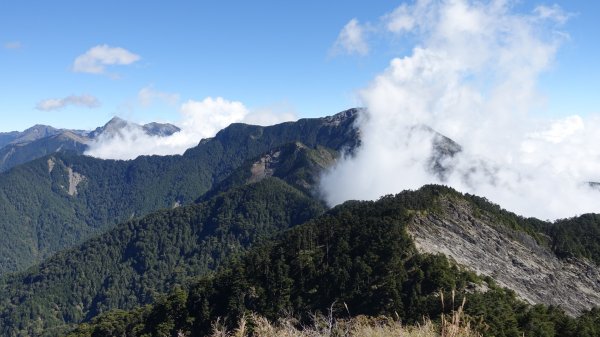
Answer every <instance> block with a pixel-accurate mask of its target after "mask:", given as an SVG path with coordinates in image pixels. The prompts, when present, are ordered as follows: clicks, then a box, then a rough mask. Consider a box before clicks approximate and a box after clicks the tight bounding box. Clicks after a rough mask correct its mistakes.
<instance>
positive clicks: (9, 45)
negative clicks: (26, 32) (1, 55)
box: [4, 41, 23, 50]
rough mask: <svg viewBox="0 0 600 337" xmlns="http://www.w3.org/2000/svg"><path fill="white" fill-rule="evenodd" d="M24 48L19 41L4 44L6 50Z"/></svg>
mask: <svg viewBox="0 0 600 337" xmlns="http://www.w3.org/2000/svg"><path fill="white" fill-rule="evenodd" d="M21 48H23V45H22V44H21V42H19V41H11V42H7V43H5V44H4V49H12V50H15V49H21Z"/></svg>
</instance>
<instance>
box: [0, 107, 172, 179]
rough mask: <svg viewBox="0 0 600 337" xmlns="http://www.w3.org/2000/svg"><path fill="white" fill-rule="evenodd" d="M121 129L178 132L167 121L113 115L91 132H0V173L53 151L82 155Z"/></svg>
mask: <svg viewBox="0 0 600 337" xmlns="http://www.w3.org/2000/svg"><path fill="white" fill-rule="evenodd" d="M125 129H138V130H140V131H143V132H144V133H146V134H148V135H151V136H159V137H165V136H170V135H172V134H173V133H176V132H179V131H180V129H179V128H178V127H176V126H174V125H171V124H159V123H149V124H146V125H138V124H135V123H131V122H128V121H125V120H123V119H120V118H118V117H114V118H113V119H111V120H110V121H109V122H108V123H106V124H105V125H104V126H102V127H98V128H96V129H95V130H94V131H83V130H67V129H55V128H53V127H51V126H47V125H36V126H33V127H31V128H29V129H27V130H25V131H23V132H16V131H15V132H8V133H1V134H0V172H3V171H6V170H8V169H10V168H12V167H15V166H17V165H21V164H23V163H27V162H29V161H32V160H34V159H37V158H41V157H43V156H46V155H49V154H52V153H55V152H65V151H69V152H74V153H77V154H83V153H84V152H85V151H86V150H87V148H88V144H89V143H90V142H91V141H93V140H95V139H97V138H98V137H107V138H111V137H114V136H115V135H117V134H119V133H121V132H124V131H125Z"/></svg>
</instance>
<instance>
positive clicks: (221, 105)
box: [86, 97, 296, 159]
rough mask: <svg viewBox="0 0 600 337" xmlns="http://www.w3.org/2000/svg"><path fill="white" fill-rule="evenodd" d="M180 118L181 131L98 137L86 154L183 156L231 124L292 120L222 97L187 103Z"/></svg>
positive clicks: (107, 156) (127, 132)
mask: <svg viewBox="0 0 600 337" xmlns="http://www.w3.org/2000/svg"><path fill="white" fill-rule="evenodd" d="M179 111H180V116H181V119H180V120H179V121H178V122H175V123H174V124H176V125H177V126H178V127H179V128H180V129H181V131H179V132H177V133H175V134H173V135H171V136H168V137H158V136H149V135H147V134H146V133H144V131H143V130H142V129H140V128H135V127H128V128H125V129H123V130H121V132H119V133H117V134H116V135H108V136H101V137H99V138H98V139H97V140H95V141H94V142H92V143H91V144H89V149H88V150H87V151H86V154H87V155H90V156H94V157H97V158H102V159H134V158H136V157H138V156H140V155H171V154H183V153H184V152H185V150H187V149H189V148H191V147H194V146H196V145H198V143H199V142H200V140H201V139H203V138H210V137H213V136H214V135H215V134H216V133H217V132H218V131H219V130H221V129H223V128H225V127H227V126H229V125H230V124H231V123H237V122H243V123H249V124H258V125H271V124H276V123H281V122H285V121H290V120H295V119H296V116H295V115H293V114H290V113H279V112H272V111H265V110H259V111H257V112H253V111H250V110H249V109H248V108H247V107H246V106H245V105H244V104H243V103H241V102H238V101H229V100H226V99H224V98H222V97H217V98H212V97H207V98H205V99H204V100H202V101H195V100H188V101H186V102H184V103H183V104H181V107H180V109H179Z"/></svg>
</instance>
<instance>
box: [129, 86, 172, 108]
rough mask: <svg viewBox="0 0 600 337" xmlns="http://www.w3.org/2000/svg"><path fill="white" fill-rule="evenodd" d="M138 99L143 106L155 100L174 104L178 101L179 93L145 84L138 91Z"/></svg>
mask: <svg viewBox="0 0 600 337" xmlns="http://www.w3.org/2000/svg"><path fill="white" fill-rule="evenodd" d="M138 101H139V102H140V104H141V105H142V106H145V107H147V106H149V105H152V103H154V102H155V101H162V102H164V103H167V104H169V105H175V104H177V102H179V94H175V93H170V92H163V91H158V90H155V89H154V88H153V87H152V86H147V87H144V88H142V89H141V90H140V91H139V92H138Z"/></svg>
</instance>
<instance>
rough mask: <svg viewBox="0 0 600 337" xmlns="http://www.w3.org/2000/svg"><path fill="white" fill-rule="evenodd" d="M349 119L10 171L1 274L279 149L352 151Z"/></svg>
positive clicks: (0, 183)
mask: <svg viewBox="0 0 600 337" xmlns="http://www.w3.org/2000/svg"><path fill="white" fill-rule="evenodd" d="M356 115H357V110H349V111H345V112H342V113H340V114H338V115H336V116H333V117H326V118H314V119H301V120H299V121H297V122H289V123H283V124H279V125H274V126H269V127H261V126H253V125H245V124H232V125H231V126H229V127H227V128H225V129H223V130H222V131H220V132H219V133H218V134H217V135H216V136H215V137H214V138H210V139H204V140H202V141H201V142H200V144H199V145H198V146H197V147H194V148H192V149H189V150H188V151H186V153H185V154H184V155H182V156H142V157H139V158H137V159H135V160H131V161H114V160H100V159H96V158H91V157H87V156H79V155H75V154H73V153H68V152H64V153H63V152H58V153H55V154H52V155H50V156H46V157H43V158H40V159H37V160H34V161H32V162H28V163H26V164H24V165H20V166H17V167H14V168H13V169H12V170H10V171H7V172H5V173H2V174H0V214H2V215H3V216H2V217H0V232H2V233H3V235H2V236H0V275H1V274H4V273H7V272H13V271H19V270H23V269H24V268H26V267H29V266H31V265H33V264H35V263H37V262H40V261H41V260H43V259H45V258H47V257H49V256H51V255H52V254H54V253H55V252H57V251H60V250H63V249H65V248H69V247H72V246H74V245H76V244H78V243H80V242H82V241H83V240H85V239H86V238H89V237H90V236H92V235H97V234H99V233H102V232H104V231H106V230H108V229H110V228H112V227H113V226H114V225H115V224H117V223H119V222H122V221H126V220H128V219H131V218H133V217H139V216H142V215H145V214H148V213H150V212H152V211H155V210H158V209H163V208H172V207H173V206H175V205H186V204H190V203H192V202H194V201H195V200H196V199H198V198H199V197H200V196H202V195H203V194H204V193H205V192H207V191H208V190H210V189H211V188H212V187H213V186H216V185H218V184H219V183H221V182H222V181H224V180H225V179H226V178H228V177H229V176H230V175H231V174H232V173H233V172H234V171H236V170H237V169H238V168H239V167H240V166H241V165H243V164H245V163H247V162H248V161H249V160H252V159H253V158H257V157H258V156H260V155H262V154H265V153H267V152H268V151H272V150H273V149H276V148H277V147H280V146H283V145H285V144H289V143H295V142H299V143H301V144H303V146H305V147H307V148H309V149H315V150H316V151H326V152H327V151H333V152H334V153H335V152H338V153H339V152H341V151H344V150H345V149H352V148H354V147H356V145H357V144H358V143H359V141H360V140H359V138H358V131H357V130H356V129H355V128H354V127H353V125H354V120H355V118H356ZM319 147H322V148H323V149H324V150H319ZM309 152H310V151H309ZM298 173H299V174H300V172H298ZM299 177H300V176H299ZM306 183H307V184H311V181H310V180H306ZM302 184H304V183H302Z"/></svg>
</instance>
